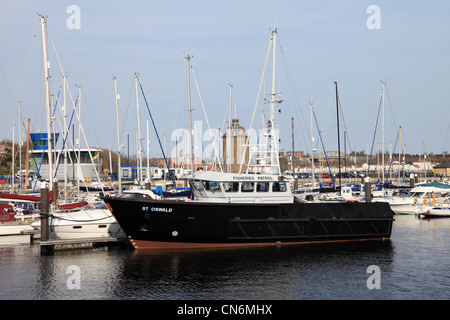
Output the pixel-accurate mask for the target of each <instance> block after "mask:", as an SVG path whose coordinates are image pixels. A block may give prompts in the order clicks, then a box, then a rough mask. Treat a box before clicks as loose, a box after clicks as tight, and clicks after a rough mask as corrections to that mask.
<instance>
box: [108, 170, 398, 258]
mask: <svg viewBox="0 0 450 320" xmlns="http://www.w3.org/2000/svg"><path fill="white" fill-rule="evenodd" d="M189 183H190V185H191V188H192V190H193V193H194V199H193V200H153V199H148V198H145V197H142V196H140V195H139V194H138V193H136V194H123V195H122V196H120V197H106V198H104V201H105V203H106V205H107V206H108V208H109V209H110V210H111V212H112V214H113V215H114V216H115V218H116V219H117V221H118V222H119V224H120V226H121V227H122V229H123V230H124V232H125V233H126V235H127V236H128V237H129V239H130V242H131V243H132V245H133V246H134V248H135V249H137V250H151V249H153V250H154V249H181V248H225V247H242V246H267V245H282V244H300V243H317V242H339V241H358V240H386V239H389V238H390V236H391V231H392V223H393V220H394V219H393V212H392V210H391V209H390V207H389V204H388V203H383V202H367V203H366V202H325V201H324V202H313V203H306V202H303V203H302V202H298V201H296V200H295V197H294V196H293V194H292V192H291V190H290V184H288V183H286V182H285V181H284V180H283V177H282V176H277V175H265V174H261V175H255V174H229V173H219V172H199V173H196V174H194V175H193V176H192V177H191V178H190V179H189Z"/></svg>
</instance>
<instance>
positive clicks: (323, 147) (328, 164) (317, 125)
mask: <svg viewBox="0 0 450 320" xmlns="http://www.w3.org/2000/svg"><path fill="white" fill-rule="evenodd" d="M313 115H314V121H315V122H316V127H317V131H318V132H319V138H320V142H321V143H322V150H323V154H324V155H325V159H326V161H327V166H328V171H329V172H330V177H331V181H333V187H336V184H335V182H334V178H333V174H332V173H331V167H330V163H329V162H328V156H327V152H326V150H325V146H324V143H323V139H322V135H321V134H320V130H319V124H318V123H317V118H316V112H315V111H314V110H313ZM313 187H314V186H313Z"/></svg>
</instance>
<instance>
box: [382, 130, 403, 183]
mask: <svg viewBox="0 0 450 320" xmlns="http://www.w3.org/2000/svg"><path fill="white" fill-rule="evenodd" d="M399 135H400V131H397V137H396V138H395V143H394V148H393V149H392V155H393V154H394V151H395V147H396V146H397V142H398V137H399ZM393 159H394V157H391V161H390V162H389V169H388V171H387V173H386V175H387V176H389V174H390V172H391V168H392V161H393ZM383 170H384V168H383Z"/></svg>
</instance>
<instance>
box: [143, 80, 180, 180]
mask: <svg viewBox="0 0 450 320" xmlns="http://www.w3.org/2000/svg"><path fill="white" fill-rule="evenodd" d="M139 87H140V88H141V92H142V96H143V98H144V102H145V105H146V106H147V111H148V114H149V115H150V120H152V124H153V129H155V133H156V137H157V138H158V142H159V147H160V148H161V152H162V154H163V157H164V162H165V163H166V166H167V170H168V172H169V176H170V180H172V182H173V184H174V185H175V186H176V184H175V181H174V180H173V176H172V172H171V171H170V167H169V164H168V163H167V158H166V154H165V153H164V148H163V147H162V145H161V139H159V134H158V130H156V125H155V121H153V116H152V113H151V112H150V108H149V106H148V103H147V98H146V97H145V93H144V89H143V88H142V84H141V82H140V81H139Z"/></svg>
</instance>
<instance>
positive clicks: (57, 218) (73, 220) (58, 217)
mask: <svg viewBox="0 0 450 320" xmlns="http://www.w3.org/2000/svg"><path fill="white" fill-rule="evenodd" d="M47 215H48V216H49V217H50V218H53V219H55V220H63V221H71V222H94V221H101V220H105V219H109V218H111V217H113V216H112V215H110V216H106V217H103V218H98V219H90V220H75V219H66V218H62V217H61V216H55V215H54V214H51V213H50V214H49V213H48V214H47Z"/></svg>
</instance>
